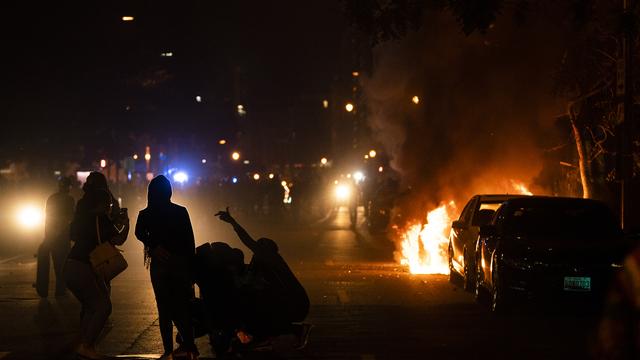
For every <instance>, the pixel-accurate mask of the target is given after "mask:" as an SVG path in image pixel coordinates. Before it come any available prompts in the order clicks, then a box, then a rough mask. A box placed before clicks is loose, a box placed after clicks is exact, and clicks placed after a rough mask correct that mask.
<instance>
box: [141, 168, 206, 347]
mask: <svg viewBox="0 0 640 360" xmlns="http://www.w3.org/2000/svg"><path fill="white" fill-rule="evenodd" d="M171 194H172V190H171V183H170V182H169V180H168V179H167V178H166V177H164V176H162V175H159V176H157V177H155V178H154V179H153V180H151V182H150V183H149V191H148V203H147V207H146V208H145V209H143V210H142V211H140V213H139V214H138V220H137V222H136V231H135V233H136V237H137V238H138V239H139V240H140V241H142V243H143V244H144V247H145V264H147V265H150V273H151V274H150V275H151V284H152V285H153V291H154V293H155V296H156V304H157V306H158V322H159V324H160V336H161V338H162V345H163V347H164V355H163V358H169V357H170V356H171V354H173V356H174V357H184V358H187V359H196V358H197V356H198V350H197V348H196V346H195V343H194V334H193V324H192V320H191V312H190V303H191V299H192V298H193V282H192V276H191V266H190V264H191V263H192V262H193V259H194V256H195V240H194V237H193V229H192V227H191V220H190V219H189V213H188V212H187V209H186V208H184V207H182V206H180V205H176V204H174V203H172V202H171ZM173 324H175V325H176V327H177V328H178V332H179V333H180V336H181V337H182V340H183V342H182V344H181V345H180V347H178V348H177V349H176V350H174V349H173Z"/></svg>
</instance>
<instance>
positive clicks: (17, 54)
mask: <svg viewBox="0 0 640 360" xmlns="http://www.w3.org/2000/svg"><path fill="white" fill-rule="evenodd" d="M2 13H3V15H4V16H3V22H2V27H3V29H2V44H3V45H2V48H3V51H2V54H3V55H2V57H3V64H4V66H3V71H2V81H1V83H2V96H1V100H0V101H1V105H0V109H1V113H0V116H1V119H2V123H3V128H4V129H3V130H4V131H2V133H1V134H2V135H0V141H1V144H2V145H0V150H1V159H0V160H3V161H7V160H14V159H20V158H21V157H24V158H29V157H31V158H33V155H34V154H39V155H40V156H45V157H46V156H50V157H53V159H55V160H59V159H64V158H65V157H75V158H78V154H77V152H78V146H82V147H84V148H85V150H86V153H85V155H84V157H85V158H84V159H77V160H79V161H88V160H92V159H88V158H91V157H92V156H93V154H94V153H98V152H106V153H107V155H111V156H114V157H115V156H118V155H119V154H111V153H113V152H127V151H130V150H129V149H128V147H131V145H130V143H132V142H135V141H137V140H136V139H141V138H151V139H155V140H156V141H158V142H167V141H178V142H181V141H183V142H184V141H191V142H196V143H198V144H199V146H200V145H202V143H206V142H207V141H217V139H219V138H223V137H232V136H234V133H235V132H236V131H237V128H238V124H237V123H236V122H235V121H236V120H235V119H234V111H235V109H236V105H237V104H244V105H245V107H246V108H247V111H248V113H249V116H248V117H247V118H248V119H250V124H251V125H250V126H262V127H265V128H266V129H279V130H282V131H284V132H289V133H290V132H296V133H304V132H305V131H310V132H313V131H314V130H316V129H317V128H318V127H321V126H322V125H321V124H318V122H320V120H319V118H318V116H315V115H314V114H316V112H317V111H318V110H319V109H320V105H321V101H322V99H323V98H325V97H326V96H327V95H328V93H329V91H330V89H331V86H332V82H334V81H335V80H336V79H337V78H339V76H340V75H341V73H342V72H345V73H349V72H350V71H351V70H352V69H351V68H350V66H351V65H350V59H351V55H350V54H349V44H348V43H347V44H345V40H344V34H345V31H346V30H347V28H348V25H347V24H346V20H345V18H344V16H343V14H342V10H341V8H340V4H339V2H338V1H312V2H304V3H301V2H295V1H278V2H261V1H233V2H218V1H180V2H177V1H109V2H100V3H93V2H86V1H85V2H79V1H72V2H60V3H58V2H56V3H50V2H47V3H42V4H41V3H20V5H16V4H14V5H4V4H3V11H2ZM125 15H130V16H134V18H135V20H134V21H132V22H123V21H122V16H125ZM167 52H171V53H172V55H173V56H172V57H163V56H161V54H162V53H167ZM196 96H201V98H202V102H201V103H198V102H196V100H195V97H196ZM255 124H259V125H255Z"/></svg>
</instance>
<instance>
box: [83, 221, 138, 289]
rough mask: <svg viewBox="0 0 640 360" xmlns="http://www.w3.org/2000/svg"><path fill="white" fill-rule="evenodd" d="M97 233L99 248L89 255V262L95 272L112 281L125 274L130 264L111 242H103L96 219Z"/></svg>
mask: <svg viewBox="0 0 640 360" xmlns="http://www.w3.org/2000/svg"><path fill="white" fill-rule="evenodd" d="M96 232H97V234H98V246H96V248H95V249H93V251H91V253H90V254H89V260H90V261H91V266H92V267H93V270H94V271H95V272H96V274H98V276H100V277H101V278H102V279H104V280H105V281H111V280H112V279H113V278H115V277H116V276H118V275H119V274H120V273H121V272H123V271H124V270H125V269H126V268H127V266H129V264H127V260H125V258H124V256H123V255H122V251H121V250H119V249H118V248H116V247H115V245H113V244H112V243H111V242H109V241H105V242H102V239H101V237H100V224H99V222H98V217H96Z"/></svg>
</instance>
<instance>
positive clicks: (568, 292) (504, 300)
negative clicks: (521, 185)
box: [476, 196, 626, 312]
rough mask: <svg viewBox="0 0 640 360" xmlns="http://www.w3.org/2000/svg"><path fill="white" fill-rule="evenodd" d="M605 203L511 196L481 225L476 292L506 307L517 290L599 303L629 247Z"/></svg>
mask: <svg viewBox="0 0 640 360" xmlns="http://www.w3.org/2000/svg"><path fill="white" fill-rule="evenodd" d="M625 245H626V243H625V241H624V240H623V236H622V231H621V230H620V228H619V226H618V223H617V221H616V220H615V217H614V215H613V214H612V212H611V210H610V209H609V208H608V207H607V206H606V205H605V204H604V203H602V202H599V201H596V200H588V199H577V198H554V197H542V196H530V197H523V198H518V199H511V200H508V201H506V202H505V203H504V204H502V206H500V208H499V209H498V210H497V212H496V214H495V217H494V218H493V220H492V222H491V223H490V224H488V225H484V226H482V227H481V229H480V236H479V238H478V243H477V251H476V253H477V256H478V258H477V259H476V265H477V266H476V272H477V273H476V279H477V280H476V297H477V298H478V299H481V298H482V297H483V294H490V297H489V299H490V304H491V309H492V311H494V312H499V311H502V310H503V309H505V308H508V307H509V304H511V303H513V300H514V299H515V298H516V295H518V294H521V295H524V296H525V297H526V298H538V299H539V300H540V299H552V300H568V301H570V302H571V303H572V304H576V301H578V302H581V303H582V304H597V300H599V299H600V297H601V296H602V294H603V293H604V292H605V291H606V289H605V288H606V286H607V283H608V281H609V279H610V278H611V276H612V273H613V272H614V271H616V270H619V269H618V268H621V267H622V265H621V261H622V258H623V256H624V253H625V250H626V246H625Z"/></svg>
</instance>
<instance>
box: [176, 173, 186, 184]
mask: <svg viewBox="0 0 640 360" xmlns="http://www.w3.org/2000/svg"><path fill="white" fill-rule="evenodd" d="M173 181H175V182H179V183H180V184H183V183H185V182H187V181H189V175H187V173H186V172H184V171H178V172H177V173H175V174H173Z"/></svg>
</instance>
